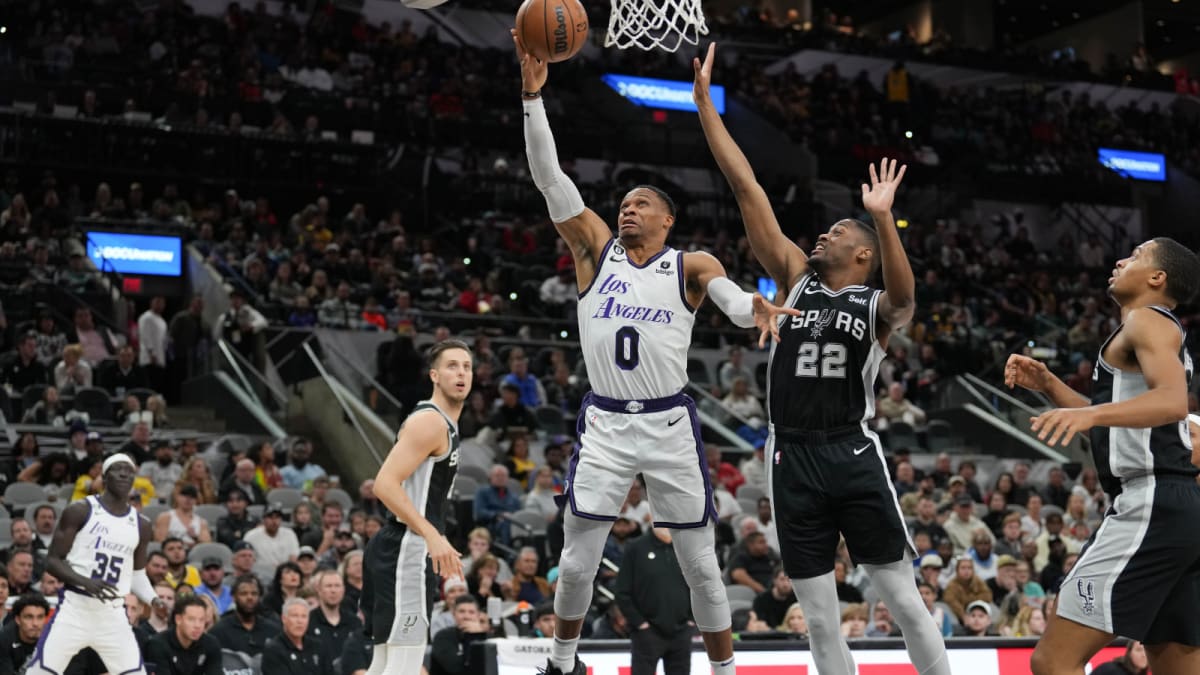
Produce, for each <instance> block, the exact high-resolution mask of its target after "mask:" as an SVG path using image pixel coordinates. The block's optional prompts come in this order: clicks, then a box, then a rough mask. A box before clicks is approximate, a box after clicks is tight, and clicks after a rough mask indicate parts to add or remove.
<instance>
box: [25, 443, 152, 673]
mask: <svg viewBox="0 0 1200 675" xmlns="http://www.w3.org/2000/svg"><path fill="white" fill-rule="evenodd" d="M100 475H101V477H102V480H103V481H104V492H103V493H101V494H100V495H92V496H89V497H88V498H87V499H83V500H80V501H77V502H75V503H74V504H71V505H70V506H68V507H67V508H66V509H64V510H63V513H62V517H61V518H60V519H59V521H58V527H57V528H56V529H55V530H54V537H53V539H51V540H50V550H49V552H48V554H47V556H46V571H48V572H50V574H52V575H54V576H55V577H58V579H59V581H61V582H62V583H63V589H62V590H61V591H59V604H58V611H57V612H55V613H54V617H53V618H52V619H51V620H50V623H48V624H47V625H46V628H45V630H44V631H43V632H42V638H41V640H39V641H38V644H37V648H36V649H35V650H34V653H33V656H32V657H31V659H30V661H29V666H28V667H27V669H26V670H25V673H26V675H58V673H62V672H63V671H65V670H66V668H67V664H68V663H70V662H71V659H72V658H73V657H74V656H75V655H76V654H78V653H79V652H80V651H82V650H83V649H85V648H87V647H91V648H92V649H94V650H95V651H96V653H97V654H98V655H99V656H100V660H101V661H103V662H104V667H105V668H106V669H108V672H110V673H120V675H145V672H146V669H145V666H144V664H143V663H142V652H141V650H140V649H138V643H137V639H136V638H135V637H134V635H133V627H132V626H130V625H129V619H128V618H127V616H126V614H125V596H126V595H129V593H131V592H132V593H133V594H134V595H136V596H137V597H138V599H139V600H141V601H142V602H145V603H147V604H155V603H158V602H161V601H160V600H159V599H158V596H157V595H156V594H155V592H154V587H153V586H151V584H150V579H149V578H148V577H147V576H146V570H145V567H146V557H147V556H146V545H147V544H148V543H149V542H150V540H151V536H152V532H151V528H150V521H149V520H147V519H146V518H145V517H143V516H142V515H141V514H139V513H138V512H137V510H135V509H134V508H133V507H132V506H130V504H129V492H130V490H132V489H133V478H134V476H135V475H137V467H135V466H134V464H133V460H131V459H129V457H128V456H126V455H124V454H116V455H112V456H111V457H109V458H108V459H106V460H104V464H103V465H102V466H101V474H100Z"/></svg>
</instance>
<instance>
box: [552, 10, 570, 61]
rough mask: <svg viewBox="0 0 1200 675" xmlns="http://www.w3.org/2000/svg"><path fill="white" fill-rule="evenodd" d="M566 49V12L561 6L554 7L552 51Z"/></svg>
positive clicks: (556, 51) (557, 52)
mask: <svg viewBox="0 0 1200 675" xmlns="http://www.w3.org/2000/svg"><path fill="white" fill-rule="evenodd" d="M566 51H567V13H566V11H565V10H563V6H562V5H559V6H557V7H555V8H554V53H555V54H562V53H563V52H566Z"/></svg>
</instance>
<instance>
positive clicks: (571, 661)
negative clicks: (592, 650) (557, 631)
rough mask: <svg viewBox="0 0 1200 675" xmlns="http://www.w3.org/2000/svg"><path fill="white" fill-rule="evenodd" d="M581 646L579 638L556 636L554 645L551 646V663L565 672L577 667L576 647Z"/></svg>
mask: <svg viewBox="0 0 1200 675" xmlns="http://www.w3.org/2000/svg"><path fill="white" fill-rule="evenodd" d="M578 646H579V638H577V637H575V638H571V639H569V640H568V639H565V638H560V637H558V636H557V635H555V636H554V645H553V646H551V647H550V665H552V666H554V667H555V668H558V669H559V670H561V671H562V672H564V673H569V672H571V671H572V670H574V669H575V648H576V647H578Z"/></svg>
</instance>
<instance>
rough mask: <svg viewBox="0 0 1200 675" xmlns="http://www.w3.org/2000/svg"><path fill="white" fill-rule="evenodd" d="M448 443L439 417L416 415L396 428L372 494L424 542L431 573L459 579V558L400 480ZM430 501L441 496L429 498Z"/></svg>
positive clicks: (429, 414) (443, 423) (443, 425)
mask: <svg viewBox="0 0 1200 675" xmlns="http://www.w3.org/2000/svg"><path fill="white" fill-rule="evenodd" d="M448 442H449V441H448V440H447V438H446V423H445V421H444V420H443V419H442V416H441V415H438V414H434V413H419V412H418V413H417V414H416V415H413V416H411V417H409V418H408V420H407V421H406V422H405V423H404V426H402V427H400V434H399V436H398V437H397V439H396V444H395V445H393V446H392V449H391V451H389V452H388V456H387V459H385V460H384V461H383V466H381V467H379V474H378V475H376V476H375V494H376V495H378V496H379V501H381V502H383V505H384V506H386V507H388V510H389V511H391V512H392V513H394V514H395V515H396V517H397V518H399V519H400V522H402V523H404V524H405V525H407V526H408V527H410V528H412V531H413V532H416V533H417V534H418V535H419V536H420V537H422V538H423V539H424V540H425V544H426V546H427V547H428V548H429V557H430V558H432V559H433V571H434V572H436V573H438V574H441V575H442V576H443V577H450V576H462V560H461V556H459V554H458V551H455V550H454V547H453V546H451V545H450V542H449V541H447V540H446V537H445V536H444V535H443V534H442V533H441V532H438V531H437V528H435V527H434V526H433V523H431V522H429V521H428V520H427V519H426V518H425V516H423V515H421V513H420V511H418V510H417V507H416V506H415V505H413V503H412V500H411V499H409V498H408V493H407V492H405V491H404V481H406V480H408V477H409V476H411V475H412V474H413V472H414V471H416V470H417V467H418V466H420V465H421V462H423V461H425V460H426V459H427V458H429V456H430V455H434V454H437V453H438V451H440V450H444V449H445V448H446V444H447V443H448ZM431 498H432V499H442V498H443V497H442V496H441V495H433V496H432V497H431ZM447 498H448V496H447Z"/></svg>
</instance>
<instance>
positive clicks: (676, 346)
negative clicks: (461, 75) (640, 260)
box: [579, 239, 696, 412]
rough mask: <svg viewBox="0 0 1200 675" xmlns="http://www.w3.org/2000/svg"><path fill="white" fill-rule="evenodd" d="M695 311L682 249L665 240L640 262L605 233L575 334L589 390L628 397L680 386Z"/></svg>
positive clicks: (659, 394) (654, 394)
mask: <svg viewBox="0 0 1200 675" xmlns="http://www.w3.org/2000/svg"><path fill="white" fill-rule="evenodd" d="M694 312H695V310H694V309H693V308H692V307H691V306H689V305H688V302H687V296H686V294H685V290H684V280H683V253H682V252H681V251H677V250H675V249H673V248H670V247H666V248H664V249H663V250H662V251H661V252H660V253H659V254H658V255H656V256H654V257H652V258H650V260H649V261H647V263H646V264H645V265H643V266H641V267H638V266H637V265H635V264H633V262H632V261H630V260H629V257H628V256H627V255H626V253H625V248H624V247H623V246H621V244H620V242H618V241H617V240H615V239H614V240H612V241H610V242H609V243H608V245H607V246H605V249H604V251H603V255H602V256H601V257H600V260H599V262H598V264H597V266H596V276H595V278H594V279H593V280H592V284H591V286H589V287H588V288H587V289H586V290H585V291H584V292H583V293H582V294H581V295H580V298H579V342H580V346H581V347H582V348H583V359H584V362H585V363H586V364H587V373H588V379H589V380H590V382H591V385H592V390H593V391H595V392H596V393H597V394H599V395H600V396H606V397H608V398H615V399H622V400H630V401H632V400H644V399H654V398H663V397H666V396H672V395H674V394H677V393H679V392H680V391H681V390H682V389H683V387H684V386H685V385H686V384H687V354H688V346H689V345H690V344H691V342H692V324H693V323H694V322H695V318H696V317H695V314H694ZM631 412H637V411H631Z"/></svg>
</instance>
